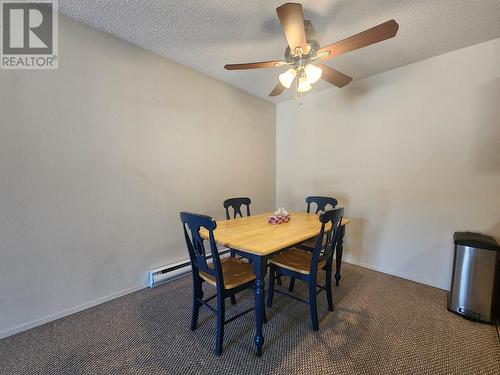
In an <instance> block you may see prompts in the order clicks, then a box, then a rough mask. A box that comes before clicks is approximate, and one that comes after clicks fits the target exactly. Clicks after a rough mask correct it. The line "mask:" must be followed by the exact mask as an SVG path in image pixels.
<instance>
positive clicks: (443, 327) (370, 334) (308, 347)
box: [0, 264, 500, 375]
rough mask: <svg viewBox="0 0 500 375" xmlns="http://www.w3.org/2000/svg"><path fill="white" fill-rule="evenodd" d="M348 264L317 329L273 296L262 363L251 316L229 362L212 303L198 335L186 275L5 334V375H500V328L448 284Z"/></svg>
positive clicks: (232, 329)
mask: <svg viewBox="0 0 500 375" xmlns="http://www.w3.org/2000/svg"><path fill="white" fill-rule="evenodd" d="M344 267H345V268H344V269H343V271H344V272H343V279H342V283H341V286H340V287H339V288H335V289H334V293H335V311H334V312H328V311H327V306H326V297H325V295H324V293H322V294H320V296H319V301H320V306H319V315H320V331H319V332H313V331H312V330H311V326H310V319H309V312H308V308H307V306H306V305H303V304H301V303H299V302H295V301H294V300H291V299H289V298H285V297H284V296H281V295H276V296H275V304H274V306H273V308H272V309H270V310H268V317H269V319H270V321H269V322H268V323H267V324H266V325H265V331H264V336H265V340H266V341H265V346H264V354H263V356H262V357H261V358H256V357H255V355H254V346H253V335H254V316H253V314H252V313H250V314H248V315H245V316H244V317H242V318H240V319H237V320H236V321H234V322H232V323H230V324H229V325H228V326H226V335H225V341H224V353H223V354H222V356H221V357H215V356H214V355H213V350H214V339H215V321H214V318H213V316H212V315H211V314H210V313H209V312H208V311H207V309H203V310H202V313H201V315H200V321H199V323H200V326H199V328H198V330H197V331H195V332H194V333H193V332H190V331H189V322H190V308H191V279H190V278H189V277H183V278H181V279H178V280H175V281H172V282H170V283H168V284H165V285H163V286H161V287H158V288H156V289H146V290H142V291H139V292H136V293H133V294H130V295H128V296H125V297H122V298H119V299H116V300H114V301H111V302H108V303H105V304H103V305H100V306H97V307H94V308H92V309H89V310H86V311H83V312H80V313H78V314H75V315H72V316H69V317H67V318H64V319H60V320H58V321H55V322H52V323H48V324H45V325H43V326H41V327H38V328H35V329H32V330H30V331H27V332H24V333H21V334H18V335H15V336H12V337H9V338H7V339H4V340H2V341H0V373H1V374H9V375H14V374H71V375H75V374H215V373H217V374H235V373H237V374H246V373H248V374H267V373H270V374H291V373H297V374H319V373H322V374H329V373H335V374H495V375H498V374H500V344H499V342H498V339H497V333H496V329H495V327H494V326H489V325H483V324H479V323H474V322H470V321H467V320H465V319H463V318H461V317H458V316H456V315H453V314H451V313H449V312H448V311H447V310H446V294H445V292H444V291H443V290H439V289H435V288H431V287H428V286H424V285H421V284H417V283H413V282H410V281H406V280H403V279H400V278H397V277H393V276H388V275H384V274H381V273H378V272H374V271H370V270H367V269H364V268H361V267H356V266H352V265H348V264H346V265H345V266H344ZM300 284H301V283H299V282H298V283H297V287H298V288H297V291H298V292H299V293H300V294H302V295H305V288H304V287H302V286H300ZM205 295H210V294H205ZM252 303H253V294H252V293H251V292H250V291H249V292H244V293H243V294H240V295H239V298H238V305H237V306H236V307H233V306H231V305H230V304H229V301H228V304H227V310H228V315H229V314H231V313H232V312H235V311H238V310H243V309H245V308H246V307H247V306H249V305H251V304H252Z"/></svg>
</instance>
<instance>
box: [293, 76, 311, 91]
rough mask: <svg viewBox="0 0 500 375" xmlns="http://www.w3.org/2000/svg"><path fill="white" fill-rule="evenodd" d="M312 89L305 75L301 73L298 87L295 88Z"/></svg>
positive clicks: (299, 89) (298, 89)
mask: <svg viewBox="0 0 500 375" xmlns="http://www.w3.org/2000/svg"><path fill="white" fill-rule="evenodd" d="M310 89H312V86H311V84H310V83H309V82H308V81H307V77H306V76H305V75H303V76H302V77H300V78H299V87H298V88H297V91H298V92H306V91H309V90H310Z"/></svg>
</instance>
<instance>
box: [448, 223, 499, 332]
mask: <svg viewBox="0 0 500 375" xmlns="http://www.w3.org/2000/svg"><path fill="white" fill-rule="evenodd" d="M453 240H454V243H455V255H454V259H453V274H452V278H451V287H450V291H449V293H448V310H450V311H452V312H455V313H458V314H460V315H463V316H465V317H468V318H472V319H475V320H479V321H483V322H487V323H492V322H493V321H494V319H495V315H494V314H495V312H494V303H495V292H496V291H495V289H496V288H495V287H496V278H497V273H498V261H499V254H500V247H499V246H498V244H497V242H496V241H495V239H494V238H493V237H490V236H485V235H482V234H479V233H471V232H456V233H455V234H454V235H453Z"/></svg>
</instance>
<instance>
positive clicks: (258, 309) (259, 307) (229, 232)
mask: <svg viewBox="0 0 500 375" xmlns="http://www.w3.org/2000/svg"><path fill="white" fill-rule="evenodd" d="M271 215H273V213H272V212H269V213H263V214H259V215H253V216H247V217H239V218H235V219H231V220H223V221H217V227H216V229H215V230H214V237H215V242H216V243H217V244H218V245H222V246H225V247H228V248H230V249H231V250H233V251H234V252H235V253H236V254H238V255H240V256H242V257H244V258H247V259H249V260H250V261H251V263H252V268H253V272H254V274H255V326H256V328H255V338H254V342H255V346H256V352H257V356H261V355H262V347H263V345H264V336H263V334H262V328H263V324H264V320H265V318H264V317H265V304H264V294H265V292H264V287H265V281H264V278H265V276H266V273H267V264H268V260H269V259H270V258H272V257H274V256H276V255H278V254H279V253H281V252H283V251H286V250H287V249H289V248H290V247H293V245H296V244H299V243H301V242H303V241H305V240H308V239H311V238H313V237H316V236H317V235H318V234H319V233H320V230H321V223H320V221H319V215H317V214H314V213H305V212H295V211H292V212H290V215H291V219H290V221H289V222H287V223H282V224H269V223H268V218H269V216H271ZM349 223H350V220H349V219H347V218H343V219H342V223H341V227H340V231H341V233H340V237H339V242H338V245H337V247H336V249H335V257H336V269H335V284H336V286H339V282H340V278H341V274H340V270H341V265H342V252H343V239H344V235H345V226H346V225H347V224H349ZM326 229H329V224H327V227H326ZM200 234H201V236H202V237H203V238H208V232H207V231H206V230H201V231H200Z"/></svg>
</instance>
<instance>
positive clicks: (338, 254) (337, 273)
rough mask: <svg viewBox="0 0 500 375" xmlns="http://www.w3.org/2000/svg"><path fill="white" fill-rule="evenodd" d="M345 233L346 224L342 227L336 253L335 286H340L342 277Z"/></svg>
mask: <svg viewBox="0 0 500 375" xmlns="http://www.w3.org/2000/svg"><path fill="white" fill-rule="evenodd" d="M344 235H345V225H342V226H341V227H340V237H339V243H338V244H337V248H336V254H335V258H336V259H335V261H336V267H335V286H339V282H340V278H341V277H342V276H341V275H340V268H341V266H342V252H343V251H344Z"/></svg>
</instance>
